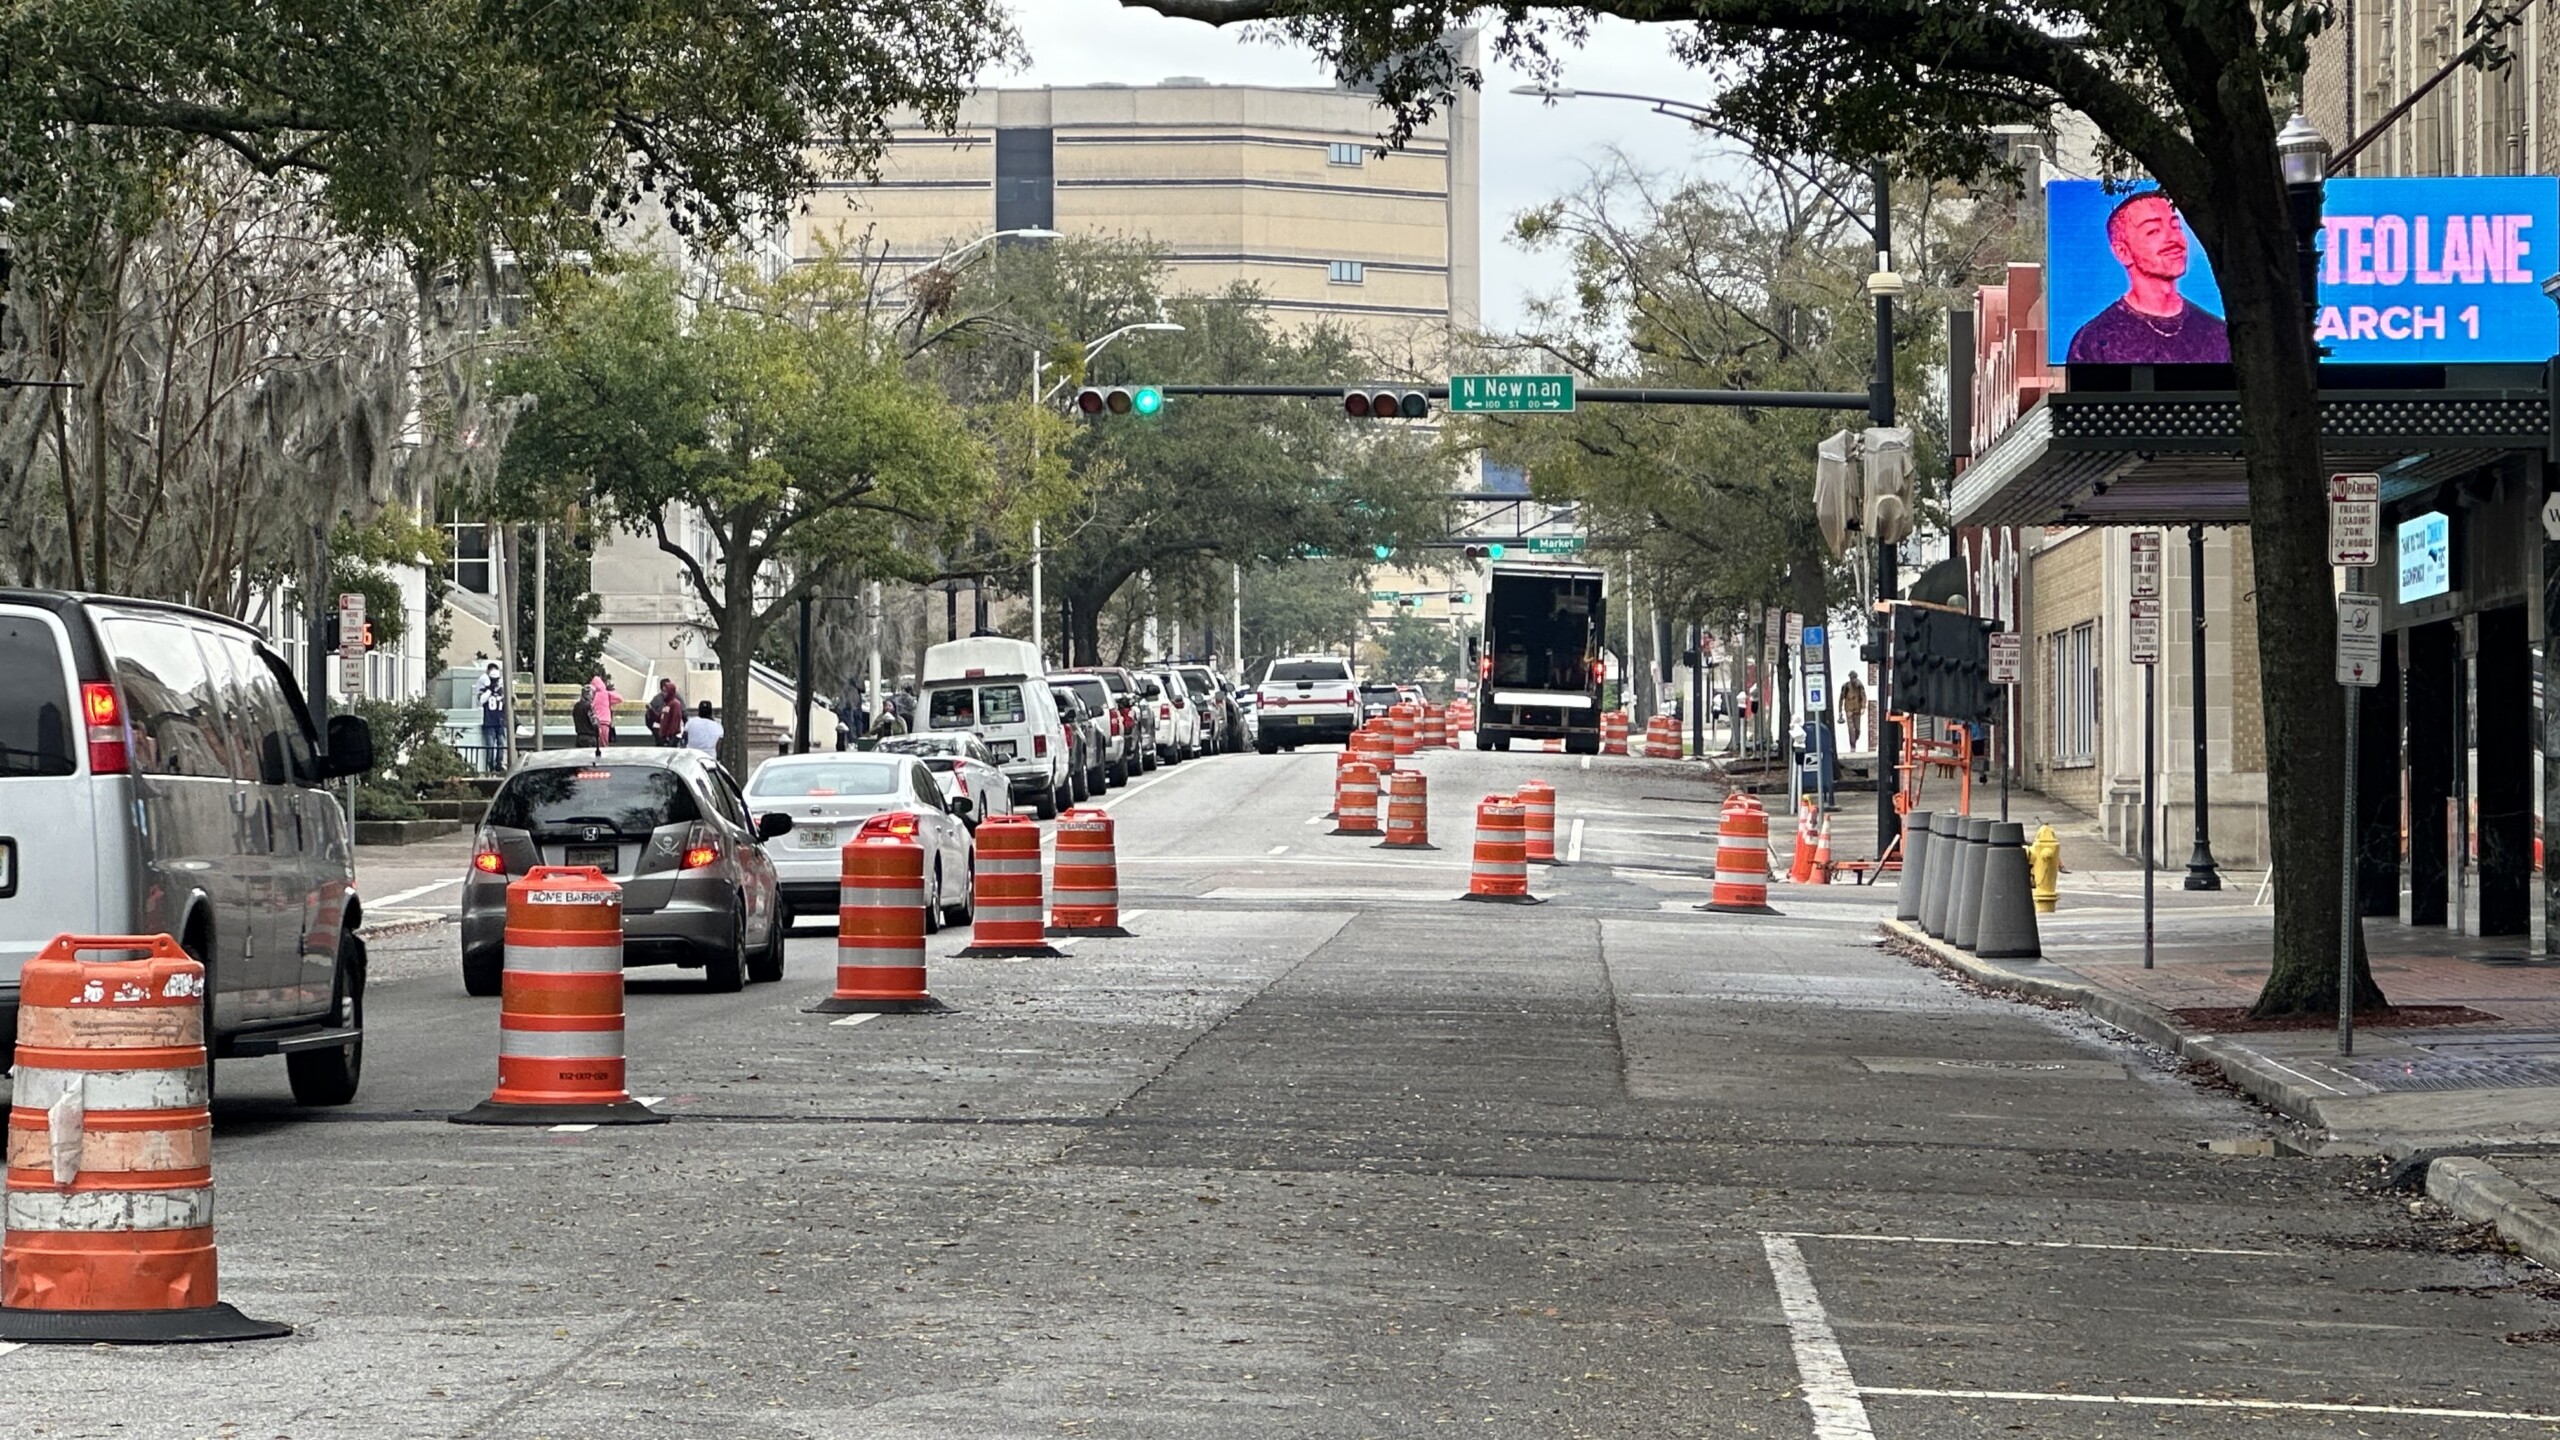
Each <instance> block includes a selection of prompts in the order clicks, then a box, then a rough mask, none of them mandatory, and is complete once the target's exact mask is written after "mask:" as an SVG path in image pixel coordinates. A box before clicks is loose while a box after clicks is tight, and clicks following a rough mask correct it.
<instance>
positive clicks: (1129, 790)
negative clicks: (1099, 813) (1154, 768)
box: [1085, 772, 1173, 810]
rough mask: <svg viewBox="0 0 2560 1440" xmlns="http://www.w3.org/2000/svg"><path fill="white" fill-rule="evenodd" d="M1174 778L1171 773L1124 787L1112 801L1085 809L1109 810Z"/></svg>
mask: <svg viewBox="0 0 2560 1440" xmlns="http://www.w3.org/2000/svg"><path fill="white" fill-rule="evenodd" d="M1172 778H1173V774H1172V773H1171V772H1167V773H1165V774H1162V775H1159V776H1157V777H1156V778H1154V779H1153V780H1141V781H1139V782H1138V783H1137V784H1135V785H1130V786H1127V787H1124V788H1123V789H1122V790H1121V791H1120V793H1119V794H1117V795H1114V796H1112V797H1111V798H1110V799H1108V800H1105V801H1102V802H1101V803H1099V804H1096V805H1088V806H1086V807H1085V808H1086V809H1088V810H1108V809H1110V808H1111V807H1112V806H1114V805H1117V804H1119V803H1120V802H1121V801H1123V800H1126V799H1128V798H1129V797H1130V796H1132V795H1139V794H1143V793H1145V792H1146V791H1149V790H1152V789H1154V788H1155V787H1156V786H1158V785H1161V784H1163V783H1164V782H1166V781H1167V780H1170V779H1172Z"/></svg>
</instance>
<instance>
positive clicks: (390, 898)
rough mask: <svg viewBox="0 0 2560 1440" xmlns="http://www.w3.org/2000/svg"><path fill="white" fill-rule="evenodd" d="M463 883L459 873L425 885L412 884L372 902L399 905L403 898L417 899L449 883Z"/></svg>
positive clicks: (376, 898) (378, 897)
mask: <svg viewBox="0 0 2560 1440" xmlns="http://www.w3.org/2000/svg"><path fill="white" fill-rule="evenodd" d="M461 883H462V877H461V876H459V875H456V876H454V877H453V878H452V879H450V880H431V881H428V882H427V883H426V884H424V885H412V886H410V887H409V888H408V889H406V890H403V891H401V892H400V893H399V894H397V895H382V896H377V897H375V898H374V900H373V901H372V902H371V903H372V904H375V905H385V906H388V905H397V904H399V903H400V902H401V901H403V900H415V899H417V898H418V897H419V896H421V895H431V894H433V893H435V892H436V891H438V890H441V889H443V888H444V887H446V886H447V885H459V884H461Z"/></svg>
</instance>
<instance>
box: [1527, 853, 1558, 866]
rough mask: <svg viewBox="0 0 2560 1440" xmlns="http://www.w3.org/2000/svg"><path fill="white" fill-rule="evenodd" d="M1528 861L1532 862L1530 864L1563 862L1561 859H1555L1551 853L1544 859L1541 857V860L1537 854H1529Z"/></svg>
mask: <svg viewBox="0 0 2560 1440" xmlns="http://www.w3.org/2000/svg"><path fill="white" fill-rule="evenodd" d="M1529 863H1530V864H1532V865H1562V864H1563V863H1564V862H1563V861H1562V860H1559V859H1557V858H1556V857H1554V856H1553V855H1550V856H1548V857H1546V858H1545V859H1543V860H1541V859H1539V858H1538V857H1537V856H1535V855H1532V856H1530V857H1529Z"/></svg>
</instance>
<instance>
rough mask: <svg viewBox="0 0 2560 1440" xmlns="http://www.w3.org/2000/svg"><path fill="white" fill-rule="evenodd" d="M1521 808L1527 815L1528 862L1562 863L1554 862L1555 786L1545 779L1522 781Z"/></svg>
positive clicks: (1559, 862)
mask: <svg viewBox="0 0 2560 1440" xmlns="http://www.w3.org/2000/svg"><path fill="white" fill-rule="evenodd" d="M1520 807H1521V808H1522V809H1523V810H1525V811H1527V812H1528V841H1529V863H1530V864H1532V865H1558V864H1562V863H1563V862H1562V861H1559V860H1558V859H1556V787H1554V786H1553V785H1550V784H1548V783H1547V782H1546V781H1544V780H1526V781H1523V782H1521V785H1520Z"/></svg>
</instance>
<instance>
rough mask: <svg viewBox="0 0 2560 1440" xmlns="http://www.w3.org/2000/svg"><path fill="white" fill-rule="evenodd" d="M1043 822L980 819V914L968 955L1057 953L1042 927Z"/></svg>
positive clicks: (965, 953) (1009, 817) (1007, 956)
mask: <svg viewBox="0 0 2560 1440" xmlns="http://www.w3.org/2000/svg"><path fill="white" fill-rule="evenodd" d="M1040 900H1041V895H1040V826H1039V824H1038V823H1037V822H1035V821H1033V820H1031V819H1029V818H1027V817H1025V816H1020V815H991V816H989V817H987V818H986V819H985V820H982V821H980V822H978V918H977V926H976V928H975V929H974V930H972V931H971V932H970V935H969V946H968V948H967V949H965V950H962V951H961V952H960V954H961V955H962V956H963V957H965V958H968V959H972V960H976V959H1014V958H1030V957H1054V956H1056V955H1057V954H1058V953H1059V952H1058V950H1057V947H1055V946H1053V945H1051V944H1050V943H1049V942H1048V940H1047V939H1046V938H1044V936H1043V934H1042V932H1041V928H1040V927H1041V918H1042V917H1041V910H1042V906H1041V903H1040Z"/></svg>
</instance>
